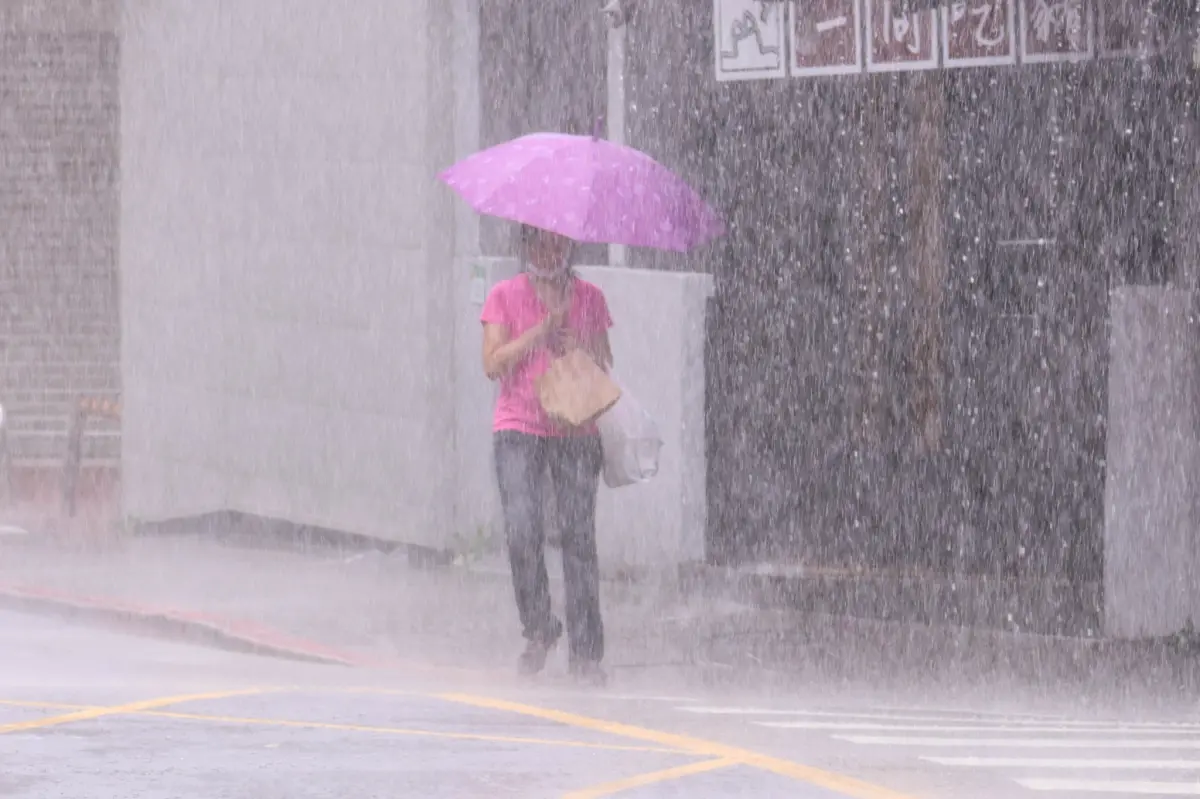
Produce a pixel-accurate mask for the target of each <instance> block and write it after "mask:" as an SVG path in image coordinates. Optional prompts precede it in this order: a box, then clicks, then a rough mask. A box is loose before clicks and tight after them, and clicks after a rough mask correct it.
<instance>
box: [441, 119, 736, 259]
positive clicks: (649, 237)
mask: <svg viewBox="0 0 1200 799" xmlns="http://www.w3.org/2000/svg"><path fill="white" fill-rule="evenodd" d="M438 177H439V178H440V179H441V180H442V182H443V183H445V184H446V185H448V186H450V187H451V188H452V189H454V190H455V191H456V192H458V194H459V195H460V196H461V197H462V198H463V199H464V200H466V201H467V203H468V204H470V206H471V207H472V208H474V209H475V210H476V211H478V212H480V213H483V214H488V215H490V216H497V217H501V218H502V219H511V220H512V221H514V222H523V223H525V224H527V225H533V226H534V227H538V228H542V229H543V230H549V231H552V232H554V233H558V234H560V235H563V236H567V237H568V238H572V239H574V240H576V241H584V242H593V243H599V244H625V245H629V246H632V247H652V248H654V249H658V250H673V251H675V252H686V251H687V250H690V249H692V248H693V247H696V246H698V245H700V244H703V243H705V242H706V241H709V240H711V239H713V238H716V237H717V236H720V235H721V234H722V233H723V232H724V230H725V226H724V224H723V223H722V221H721V219H720V217H719V216H718V215H717V214H716V213H715V212H714V211H713V210H712V208H710V207H709V206H708V204H707V203H705V202H704V200H703V199H701V198H700V196H699V195H698V194H696V192H695V191H694V190H693V189H692V188H691V187H690V186H688V185H687V183H685V182H684V181H683V180H682V179H681V178H680V177H679V176H677V175H675V174H674V173H673V172H671V170H669V169H667V168H666V167H664V166H663V165H662V164H659V163H658V162H657V161H655V160H654V159H653V158H651V157H650V156H648V155H646V154H645V153H643V152H641V151H639V150H635V149H633V148H632V147H625V146H623V145H620V144H614V143H612V142H610V141H606V140H604V139H599V138H596V137H592V136H571V135H568V134H565V133H533V134H530V135H528V136H522V137H520V138H518V139H513V140H512V141H510V142H506V143H504V144H499V145H497V146H495V147H491V148H489V149H487V150H483V151H481V152H478V153H475V154H474V155H472V156H469V157H468V158H465V159H463V160H462V161H460V162H459V163H457V164H455V165H454V166H452V167H450V168H449V169H447V170H446V171H444V172H442V174H441V175H439V176H438Z"/></svg>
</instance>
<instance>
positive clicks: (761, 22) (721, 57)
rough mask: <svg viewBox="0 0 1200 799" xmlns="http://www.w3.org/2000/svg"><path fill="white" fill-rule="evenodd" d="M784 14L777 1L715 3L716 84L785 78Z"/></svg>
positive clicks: (726, 0) (783, 7) (781, 6)
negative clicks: (718, 82) (719, 82)
mask: <svg viewBox="0 0 1200 799" xmlns="http://www.w3.org/2000/svg"><path fill="white" fill-rule="evenodd" d="M784 10H785V5H784V4H783V3H781V2H778V0H715V6H714V8H713V12H714V13H713V20H714V24H715V25H716V38H715V39H714V41H715V44H716V46H715V47H714V48H713V49H714V50H716V56H717V80H720V81H727V80H754V79H756V78H782V77H784V76H786V75H787V56H786V54H785V42H784V39H785V35H784V19H783V17H784Z"/></svg>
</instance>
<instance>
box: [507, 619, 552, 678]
mask: <svg viewBox="0 0 1200 799" xmlns="http://www.w3.org/2000/svg"><path fill="white" fill-rule="evenodd" d="M560 636H562V627H561V626H558V628H557V629H556V631H555V632H554V634H553V635H552V636H550V637H548V638H530V639H529V642H528V643H527V644H525V651H524V652H522V653H521V656H520V657H518V658H517V673H518V674H520V675H521V676H522V677H532V676H534V675H535V674H540V673H541V671H542V669H544V668H546V657H547V656H548V655H549V654H550V650H551V649H554V645H555V644H557V643H558V639H559V637H560Z"/></svg>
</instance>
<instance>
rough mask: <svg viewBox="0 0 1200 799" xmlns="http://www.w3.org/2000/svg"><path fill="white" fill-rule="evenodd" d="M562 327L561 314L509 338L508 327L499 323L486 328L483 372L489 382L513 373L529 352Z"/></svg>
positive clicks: (485, 326)
mask: <svg viewBox="0 0 1200 799" xmlns="http://www.w3.org/2000/svg"><path fill="white" fill-rule="evenodd" d="M561 325H562V314H551V315H550V316H547V317H546V318H545V319H544V320H542V323H541V324H538V325H535V326H533V327H531V328H529V329H528V330H526V331H525V332H524V333H522V334H521V335H519V336H517V337H516V338H515V339H511V340H510V339H509V337H508V328H507V327H505V326H504V325H499V324H485V325H484V326H483V371H484V374H486V375H487V376H488V379H490V380H499V379H500V378H501V377H503V376H504V375H506V374H508V373H509V372H511V371H512V370H513V367H515V366H516V365H517V364H518V363H520V362H521V360H522V359H524V358H525V356H526V355H528V354H529V351H530V350H532V349H533V348H535V347H537V346H538V345H539V344H541V343H542V342H543V341H544V340H545V339H546V337H547V336H549V335H550V334H551V333H552V332H554V331H555V330H557V329H558V328H559V326H561Z"/></svg>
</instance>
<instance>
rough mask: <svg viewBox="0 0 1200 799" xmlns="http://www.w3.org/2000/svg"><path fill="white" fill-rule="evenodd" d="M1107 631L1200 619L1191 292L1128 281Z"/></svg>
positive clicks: (1113, 429) (1121, 304)
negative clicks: (1131, 284) (1130, 284)
mask: <svg viewBox="0 0 1200 799" xmlns="http://www.w3.org/2000/svg"><path fill="white" fill-rule="evenodd" d="M1111 308H1112V328H1111V330H1112V333H1111V336H1112V338H1111V362H1110V365H1109V374H1108V404H1109V417H1108V443H1107V466H1108V469H1107V473H1106V478H1105V520H1104V631H1105V634H1106V635H1109V636H1111V637H1114V638H1138V637H1143V636H1157V635H1167V634H1170V633H1175V632H1178V631H1179V630H1181V629H1182V628H1183V627H1184V625H1185V624H1187V622H1188V621H1189V619H1191V620H1193V621H1195V622H1196V623H1197V624H1200V577H1198V575H1200V530H1197V527H1196V522H1197V520H1200V515H1198V514H1197V512H1196V511H1197V506H1196V502H1197V498H1196V497H1197V490H1196V489H1197V486H1200V482H1198V478H1200V445H1198V443H1197V437H1196V430H1197V428H1196V424H1197V418H1196V392H1197V389H1198V388H1200V382H1198V381H1197V377H1198V374H1197V362H1196V341H1197V334H1198V333H1200V331H1198V330H1197V327H1196V323H1195V321H1194V295H1193V294H1192V292H1189V291H1180V290H1177V289H1170V288H1161V287H1147V286H1126V287H1122V288H1118V289H1115V290H1114V291H1113V292H1112V296H1111Z"/></svg>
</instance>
